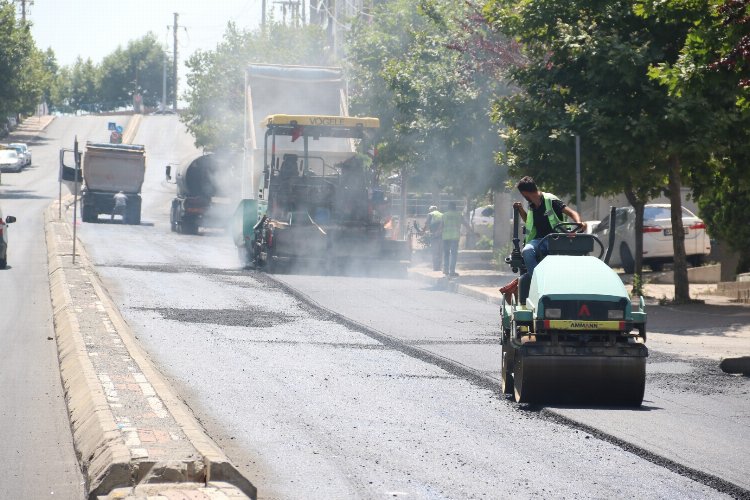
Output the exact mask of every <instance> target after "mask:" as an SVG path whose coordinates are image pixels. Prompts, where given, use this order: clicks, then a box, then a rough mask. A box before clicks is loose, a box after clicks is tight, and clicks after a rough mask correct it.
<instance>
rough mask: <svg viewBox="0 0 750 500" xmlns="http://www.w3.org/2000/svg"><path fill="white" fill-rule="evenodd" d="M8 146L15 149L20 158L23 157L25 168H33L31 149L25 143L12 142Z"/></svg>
mask: <svg viewBox="0 0 750 500" xmlns="http://www.w3.org/2000/svg"><path fill="white" fill-rule="evenodd" d="M8 146H10V147H12V148H15V150H16V151H17V152H18V156H23V159H24V162H25V163H24V166H26V167H29V166H31V150H30V149H29V147H28V146H27V145H26V144H25V143H23V142H12V143H10V144H8Z"/></svg>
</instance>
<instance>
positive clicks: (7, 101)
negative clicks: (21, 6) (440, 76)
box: [0, 1, 38, 117]
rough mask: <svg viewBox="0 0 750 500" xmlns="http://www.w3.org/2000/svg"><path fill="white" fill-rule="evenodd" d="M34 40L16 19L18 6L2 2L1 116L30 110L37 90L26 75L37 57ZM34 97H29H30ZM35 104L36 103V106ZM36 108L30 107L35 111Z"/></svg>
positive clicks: (0, 5) (0, 45) (0, 32)
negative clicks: (16, 7)
mask: <svg viewBox="0 0 750 500" xmlns="http://www.w3.org/2000/svg"><path fill="white" fill-rule="evenodd" d="M34 50H35V47H34V40H33V39H32V38H31V34H30V32H29V30H28V29H27V27H26V26H24V25H22V24H21V23H19V22H18V21H17V20H16V11H15V6H14V5H13V4H12V3H11V2H8V1H2V2H0V116H2V117H5V116H8V115H14V114H17V113H20V112H22V111H27V110H28V108H29V101H30V100H33V97H34V95H36V94H38V88H37V87H36V86H35V85H34V82H33V81H31V80H30V79H29V78H28V77H27V75H26V71H27V65H28V64H29V62H30V61H31V60H32V58H33V56H34ZM29 93H30V94H31V95H28V94H29ZM34 105H36V103H34ZM33 107H34V106H31V109H33Z"/></svg>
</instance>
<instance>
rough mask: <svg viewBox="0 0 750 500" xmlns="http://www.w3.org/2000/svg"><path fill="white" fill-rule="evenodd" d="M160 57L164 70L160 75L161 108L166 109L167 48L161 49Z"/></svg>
mask: <svg viewBox="0 0 750 500" xmlns="http://www.w3.org/2000/svg"><path fill="white" fill-rule="evenodd" d="M162 57H164V71H162V75H161V110H162V111H166V109H167V49H166V47H165V48H164V50H163V51H162Z"/></svg>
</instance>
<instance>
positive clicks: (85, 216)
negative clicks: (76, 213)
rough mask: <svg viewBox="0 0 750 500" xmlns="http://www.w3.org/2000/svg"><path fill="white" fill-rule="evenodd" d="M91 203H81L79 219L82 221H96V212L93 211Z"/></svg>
mask: <svg viewBox="0 0 750 500" xmlns="http://www.w3.org/2000/svg"><path fill="white" fill-rule="evenodd" d="M93 212H94V210H93V209H92V207H91V205H83V204H81V220H82V221H83V222H96V221H97V218H98V214H95V213H93Z"/></svg>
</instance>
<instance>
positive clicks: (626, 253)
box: [620, 243, 635, 274]
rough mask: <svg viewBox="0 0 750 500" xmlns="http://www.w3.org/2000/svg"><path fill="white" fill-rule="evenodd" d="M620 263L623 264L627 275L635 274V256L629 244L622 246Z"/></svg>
mask: <svg viewBox="0 0 750 500" xmlns="http://www.w3.org/2000/svg"><path fill="white" fill-rule="evenodd" d="M620 261H621V262H622V268H623V269H624V270H625V273H627V274H633V273H634V272H635V260H634V259H633V254H632V252H631V251H630V248H629V247H628V245H627V243H622V244H621V245H620Z"/></svg>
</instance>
